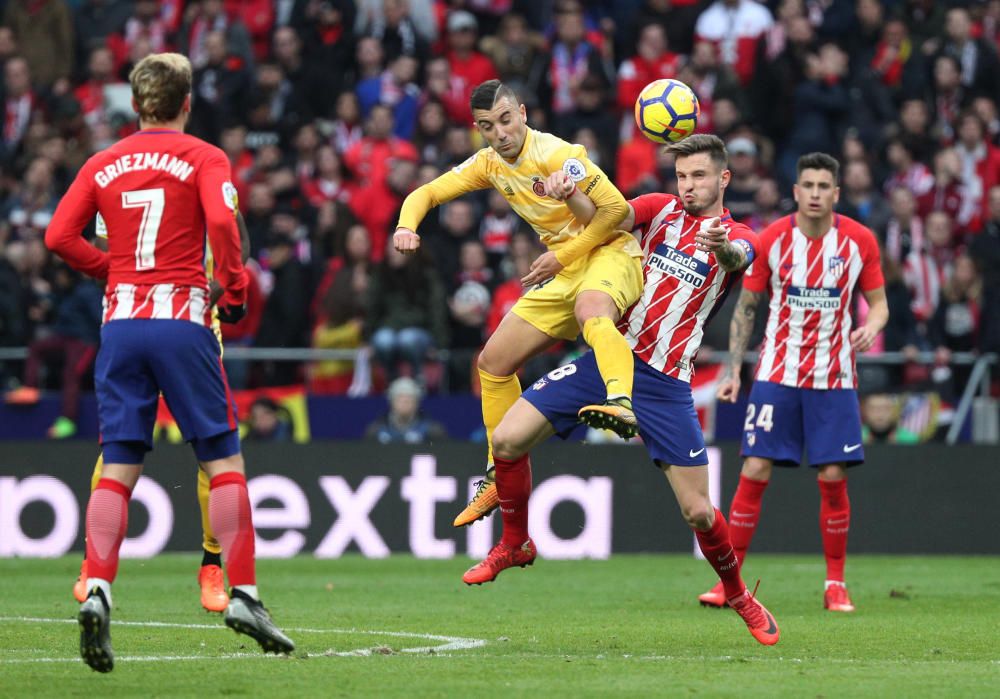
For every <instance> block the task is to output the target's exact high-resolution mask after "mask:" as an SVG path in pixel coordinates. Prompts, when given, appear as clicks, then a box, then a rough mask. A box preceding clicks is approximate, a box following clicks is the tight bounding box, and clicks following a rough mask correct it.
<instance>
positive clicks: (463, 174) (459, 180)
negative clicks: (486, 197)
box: [392, 153, 490, 255]
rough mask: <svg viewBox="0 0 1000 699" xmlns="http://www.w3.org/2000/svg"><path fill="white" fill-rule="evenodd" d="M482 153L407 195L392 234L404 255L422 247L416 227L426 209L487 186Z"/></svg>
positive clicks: (428, 209) (393, 242) (422, 218)
mask: <svg viewBox="0 0 1000 699" xmlns="http://www.w3.org/2000/svg"><path fill="white" fill-rule="evenodd" d="M485 172H486V171H485V169H484V167H483V165H482V163H481V159H480V156H479V154H478V153H477V154H476V155H473V156H472V157H471V158H469V159H468V160H466V161H465V162H464V163H462V164H460V165H456V166H455V167H453V168H452V169H451V170H449V171H448V172H445V173H444V174H442V175H439V176H438V177H435V178H434V179H433V180H431V181H430V182H428V183H427V184H424V185H421V186H419V187H417V188H416V189H415V190H413V191H412V192H410V193H409V194H407V195H406V198H405V199H404V200H403V206H402V208H401V209H400V211H399V223H397V224H396V231H395V233H393V235H392V244H393V246H394V247H395V248H396V250H398V251H399V252H401V253H403V254H404V255H405V254H407V253H411V252H414V251H415V250H416V249H417V248H419V247H420V236H419V235H417V228H418V227H419V226H420V222H421V221H423V220H424V216H426V215H427V212H428V211H430V210H431V209H433V208H434V207H435V206H440V205H441V204H444V203H445V202H449V201H451V200H452V199H454V198H455V197H458V196H461V195H462V194H465V193H466V192H472V191H475V190H477V189H486V188H487V187H489V186H490V181H489V180H488V179H486V174H485Z"/></svg>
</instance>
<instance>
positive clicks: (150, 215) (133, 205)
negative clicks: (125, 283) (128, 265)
mask: <svg viewBox="0 0 1000 699" xmlns="http://www.w3.org/2000/svg"><path fill="white" fill-rule="evenodd" d="M122 208H123V209H142V222H141V223H140V224H139V234H138V235H137V236H136V241H135V268H136V269H137V270H143V269H153V268H154V267H156V255H155V250H156V236H157V235H158V234H159V232H160V221H162V220H163V188H162V187H160V188H157V189H137V190H135V191H132V192H122Z"/></svg>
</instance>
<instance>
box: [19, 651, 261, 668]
mask: <svg viewBox="0 0 1000 699" xmlns="http://www.w3.org/2000/svg"><path fill="white" fill-rule="evenodd" d="M277 657H278V656H276V655H264V654H257V653H229V654H226V655H126V656H116V657H115V660H117V661H119V662H127V663H166V662H176V661H184V660H195V661H197V660H245V659H256V658H261V659H267V658H271V659H274V658H277ZM79 662H81V660H80V656H75V657H72V658H10V659H0V664H4V665H19V664H25V663H79Z"/></svg>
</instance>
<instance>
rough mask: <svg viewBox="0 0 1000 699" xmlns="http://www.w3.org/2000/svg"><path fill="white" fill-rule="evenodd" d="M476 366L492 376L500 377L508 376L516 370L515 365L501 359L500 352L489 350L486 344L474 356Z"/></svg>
mask: <svg viewBox="0 0 1000 699" xmlns="http://www.w3.org/2000/svg"><path fill="white" fill-rule="evenodd" d="M476 368H477V369H478V370H479V371H485V372H486V373H487V374H490V375H492V376H500V377H503V376H510V375H511V374H513V373H514V372H515V371H517V367H516V366H511V365H510V362H509V361H505V360H504V359H503V355H502V353H501V352H491V351H489V347H488V346H487V347H486V348H484V349H483V351H482V352H480V353H479V356H478V357H477V358H476Z"/></svg>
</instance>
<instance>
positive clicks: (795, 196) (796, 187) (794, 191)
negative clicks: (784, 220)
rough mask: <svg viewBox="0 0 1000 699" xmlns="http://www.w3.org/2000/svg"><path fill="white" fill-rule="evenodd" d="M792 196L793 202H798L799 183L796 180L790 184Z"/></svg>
mask: <svg viewBox="0 0 1000 699" xmlns="http://www.w3.org/2000/svg"><path fill="white" fill-rule="evenodd" d="M792 198H793V199H795V203H796V204H797V203H798V202H799V183H798V182H796V183H795V184H793V185H792Z"/></svg>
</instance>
